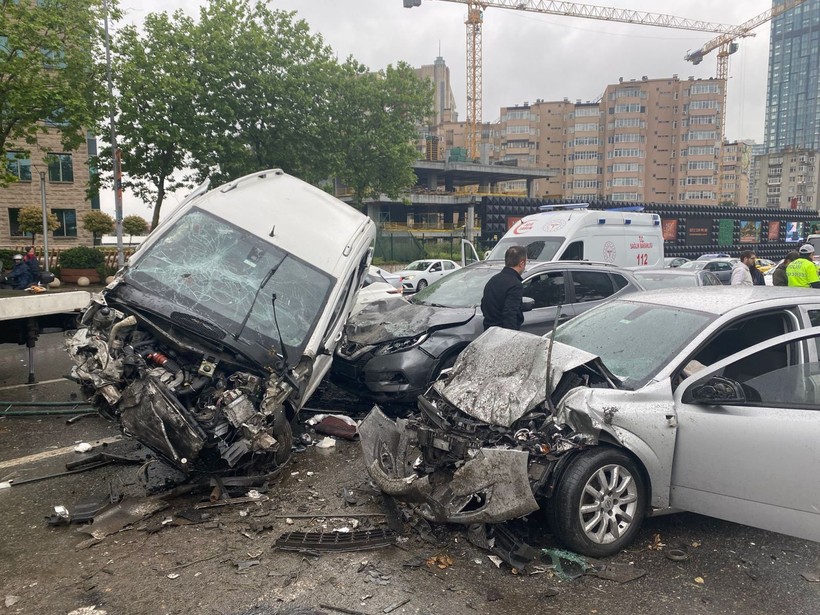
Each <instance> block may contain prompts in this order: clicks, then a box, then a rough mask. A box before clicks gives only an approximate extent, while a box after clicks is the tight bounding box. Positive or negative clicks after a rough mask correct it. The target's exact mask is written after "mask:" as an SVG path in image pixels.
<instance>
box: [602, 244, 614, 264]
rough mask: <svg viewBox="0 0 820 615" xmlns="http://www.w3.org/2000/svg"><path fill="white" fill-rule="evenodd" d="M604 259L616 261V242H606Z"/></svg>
mask: <svg viewBox="0 0 820 615" xmlns="http://www.w3.org/2000/svg"><path fill="white" fill-rule="evenodd" d="M604 261H605V262H607V263H614V262H615V244H614V243H612V242H611V241H607V242H606V243H605V244H604Z"/></svg>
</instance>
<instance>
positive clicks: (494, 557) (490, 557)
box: [487, 555, 503, 568]
mask: <svg viewBox="0 0 820 615" xmlns="http://www.w3.org/2000/svg"><path fill="white" fill-rule="evenodd" d="M487 559H488V560H490V561H491V562H492V563H493V564H495V567H496V568H501V562H502V561H503V560H502V559H501V558H500V557H498V556H497V555H488V556H487Z"/></svg>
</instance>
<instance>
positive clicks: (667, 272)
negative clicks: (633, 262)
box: [630, 267, 704, 276]
mask: <svg viewBox="0 0 820 615" xmlns="http://www.w3.org/2000/svg"><path fill="white" fill-rule="evenodd" d="M630 271H632V273H634V274H635V275H638V276H640V275H643V274H646V275H668V276H676V275H689V276H692V275H698V274H699V273H704V271H703V269H681V268H680V267H676V268H675V269H650V268H649V267H638V268H635V269H631V270H630Z"/></svg>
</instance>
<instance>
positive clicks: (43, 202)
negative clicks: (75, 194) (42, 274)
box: [40, 171, 49, 271]
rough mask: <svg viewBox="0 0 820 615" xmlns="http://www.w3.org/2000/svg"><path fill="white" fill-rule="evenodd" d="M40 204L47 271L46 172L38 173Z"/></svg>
mask: <svg viewBox="0 0 820 615" xmlns="http://www.w3.org/2000/svg"><path fill="white" fill-rule="evenodd" d="M40 204H41V205H42V207H43V253H44V257H45V261H46V271H48V270H49V269H48V261H49V258H48V210H47V209H46V172H45V171H40Z"/></svg>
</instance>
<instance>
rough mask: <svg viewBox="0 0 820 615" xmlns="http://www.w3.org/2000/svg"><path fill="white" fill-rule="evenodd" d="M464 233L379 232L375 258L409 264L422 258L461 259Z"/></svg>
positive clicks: (387, 261)
mask: <svg viewBox="0 0 820 615" xmlns="http://www.w3.org/2000/svg"><path fill="white" fill-rule="evenodd" d="M463 237H464V234H463V232H453V233H450V234H444V233H441V232H438V233H434V234H428V233H415V234H414V233H407V232H402V233H390V232H384V231H382V230H381V229H380V230H379V233H378V235H377V236H376V244H375V249H374V252H373V257H374V258H375V259H377V262H381V263H409V262H411V261H414V260H418V259H420V258H448V259H450V260H455V261H458V260H459V259H460V258H461V239H462V238H463Z"/></svg>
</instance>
